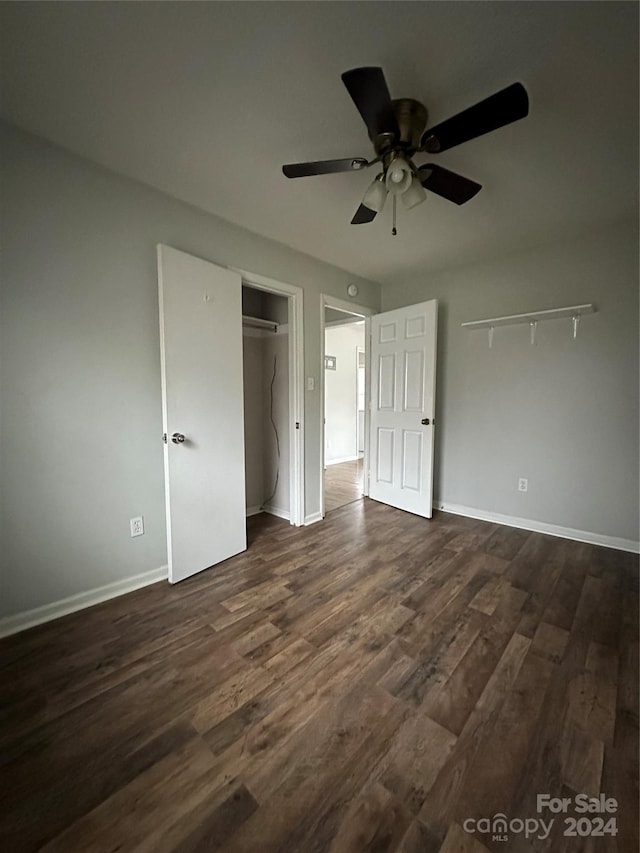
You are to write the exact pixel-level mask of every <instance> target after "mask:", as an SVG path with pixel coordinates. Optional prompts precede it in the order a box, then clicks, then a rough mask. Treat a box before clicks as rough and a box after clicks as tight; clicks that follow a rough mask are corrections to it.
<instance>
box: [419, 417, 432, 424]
mask: <svg viewBox="0 0 640 853" xmlns="http://www.w3.org/2000/svg"><path fill="white" fill-rule="evenodd" d="M420 423H421V424H422V425H423V426H429V424H430V423H431V421H430V420H429V418H423V419H422V420H421V421H420Z"/></svg>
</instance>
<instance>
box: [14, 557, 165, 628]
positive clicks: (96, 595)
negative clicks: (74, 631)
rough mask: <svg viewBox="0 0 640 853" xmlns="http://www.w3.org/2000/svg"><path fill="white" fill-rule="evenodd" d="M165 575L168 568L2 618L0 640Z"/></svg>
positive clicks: (162, 577)
mask: <svg viewBox="0 0 640 853" xmlns="http://www.w3.org/2000/svg"><path fill="white" fill-rule="evenodd" d="M167 572H168V566H161V567H160V568H159V569H152V570H151V571H150V572H142V574H139V575H133V576H132V577H130V578H125V579H124V580H121V581H114V582H113V583H108V584H106V586H99V587H98V588H97V589H89V590H87V591H86V592H79V593H77V594H76V595H70V596H69V598H62V599H60V601H53V602H52V603H51V604H44V605H43V606H42V607H36V608H34V609H33V610H25V611H24V612H23V613H16V614H15V615H14V616H5V617H4V618H3V619H0V637H8V636H9V635H10V634H17V633H18V632H19V631H25V630H26V629H27V628H33V627H35V626H36V625H42V624H43V623H44V622H51V621H52V620H53V619H58V618H59V617H60V616H66V615H67V614H68V613H75V612H76V610H84V608H85V607H91V606H92V605H94V604H100V602H101V601H108V600H109V599H110V598H117V597H118V596H119V595H125V593H127V592H133V591H134V590H135V589H141V588H142V587H143V586H149V585H150V584H152V583H157V582H158V581H162V580H166V579H167Z"/></svg>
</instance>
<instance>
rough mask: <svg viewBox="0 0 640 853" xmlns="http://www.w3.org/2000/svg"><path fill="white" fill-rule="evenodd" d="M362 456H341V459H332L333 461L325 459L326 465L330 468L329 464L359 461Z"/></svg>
mask: <svg viewBox="0 0 640 853" xmlns="http://www.w3.org/2000/svg"><path fill="white" fill-rule="evenodd" d="M361 458H362V457H361V456H341V457H340V459H332V460H331V461H329V460H328V459H325V461H324V467H325V468H328V467H329V465H342V463H343V462H357V461H358V459H361Z"/></svg>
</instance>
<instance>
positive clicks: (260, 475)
mask: <svg viewBox="0 0 640 853" xmlns="http://www.w3.org/2000/svg"><path fill="white" fill-rule="evenodd" d="M243 311H244V306H243ZM263 350H264V343H263V340H262V337H261V335H260V333H252V332H247V330H246V329H245V330H244V332H243V337H242V358H243V361H242V368H243V379H244V389H243V390H244V471H245V504H246V507H247V509H254V508H255V507H259V506H261V505H262V501H263V500H264V471H263V467H264V433H265V425H264V423H263V419H264V394H265V385H264V382H263V377H262V374H263V372H264V353H263Z"/></svg>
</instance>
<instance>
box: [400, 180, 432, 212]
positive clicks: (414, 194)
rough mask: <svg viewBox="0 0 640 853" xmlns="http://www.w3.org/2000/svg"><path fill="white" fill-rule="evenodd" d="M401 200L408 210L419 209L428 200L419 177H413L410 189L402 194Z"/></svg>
mask: <svg viewBox="0 0 640 853" xmlns="http://www.w3.org/2000/svg"><path fill="white" fill-rule="evenodd" d="M400 198H401V199H402V204H403V205H404V206H405V208H406V209H407V210H411V208H412V207H417V206H418V205H419V204H422V202H423V201H426V200H427V194H426V192H425V190H424V187H423V186H422V184H421V183H420V179H419V178H418V176H417V175H413V177H412V179H411V183H410V184H409V187H408V188H407V189H406V190H405V192H403V193H402V195H401V196H400Z"/></svg>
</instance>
